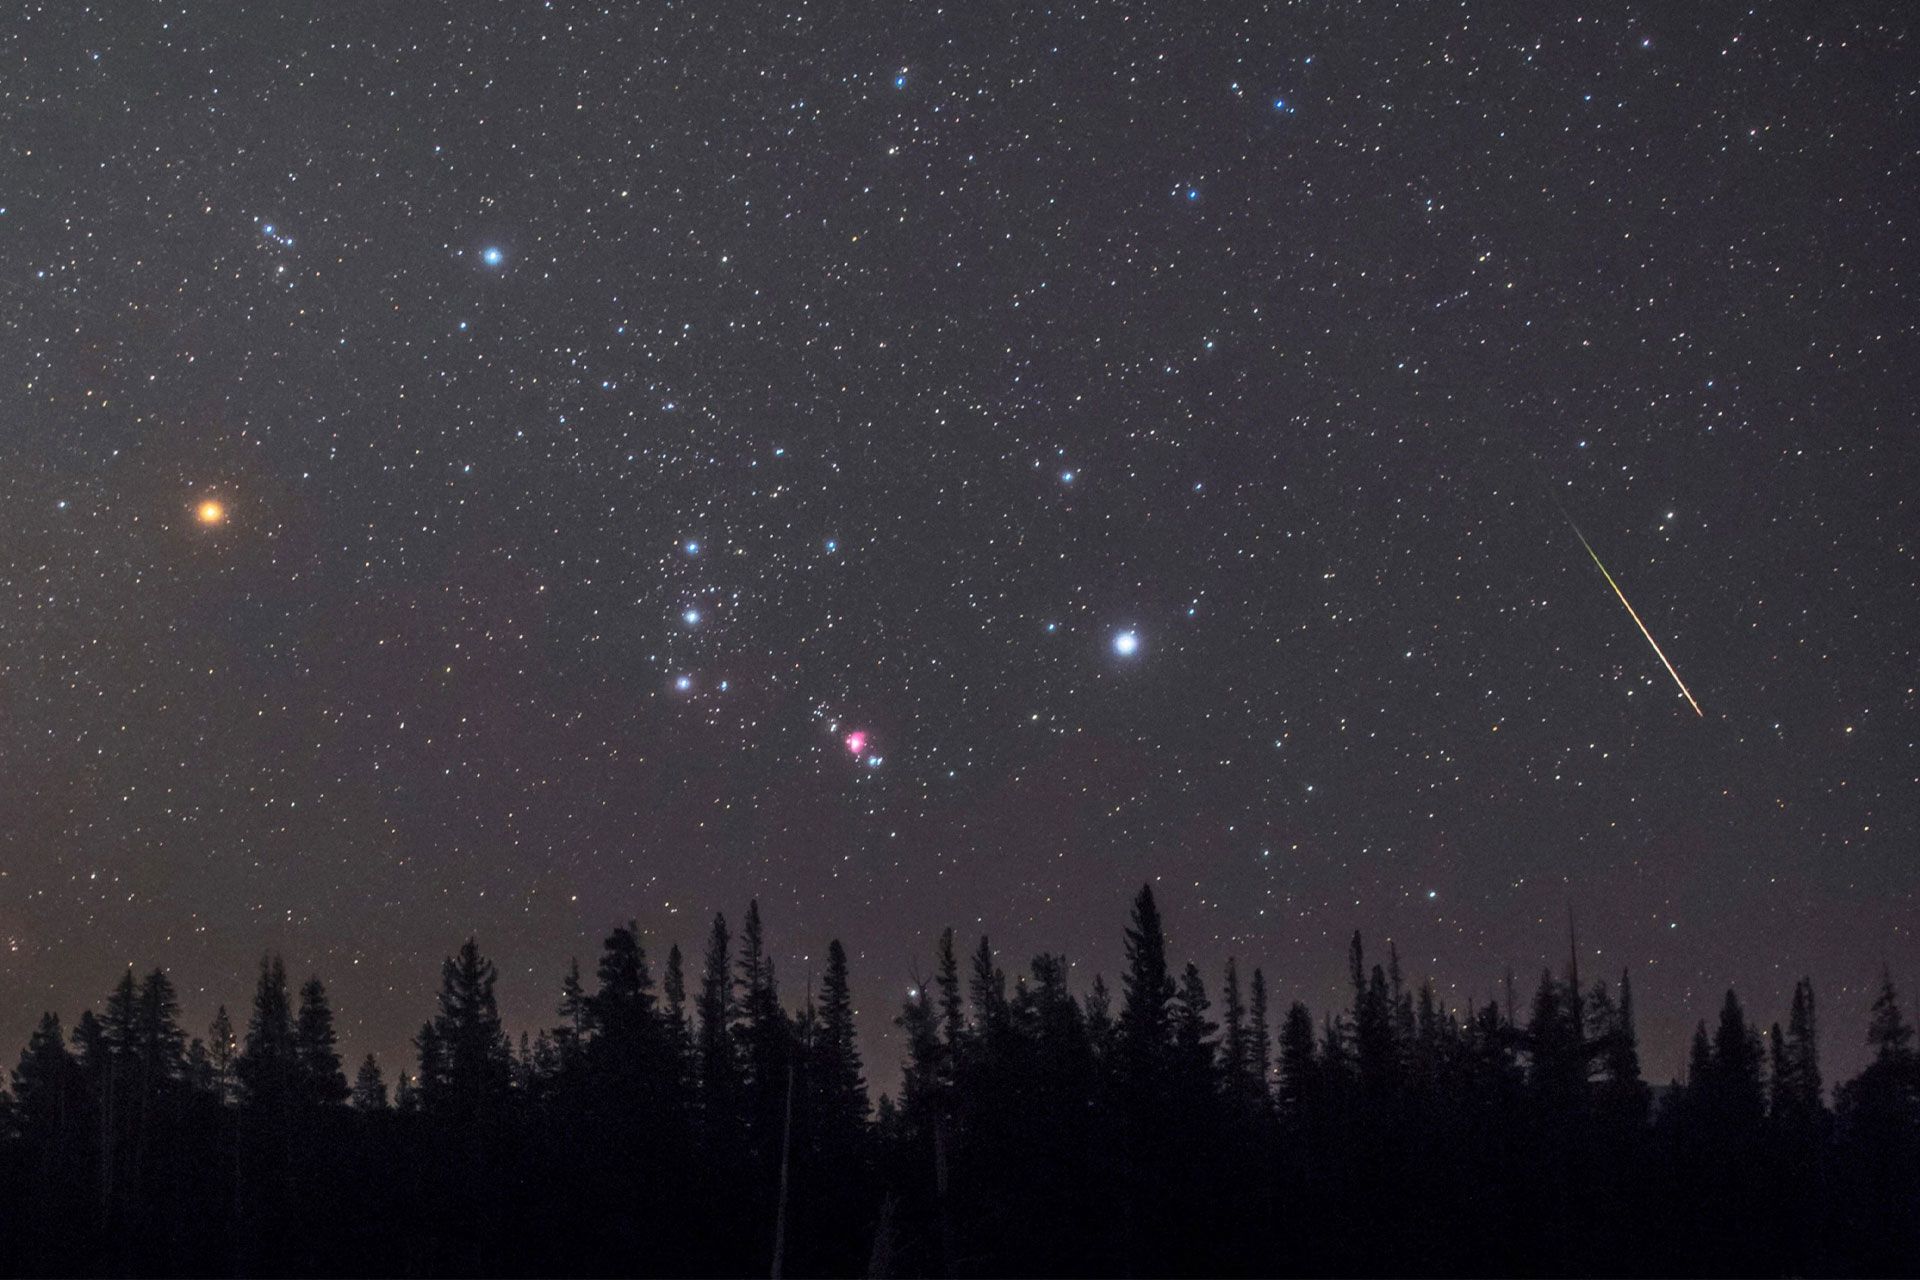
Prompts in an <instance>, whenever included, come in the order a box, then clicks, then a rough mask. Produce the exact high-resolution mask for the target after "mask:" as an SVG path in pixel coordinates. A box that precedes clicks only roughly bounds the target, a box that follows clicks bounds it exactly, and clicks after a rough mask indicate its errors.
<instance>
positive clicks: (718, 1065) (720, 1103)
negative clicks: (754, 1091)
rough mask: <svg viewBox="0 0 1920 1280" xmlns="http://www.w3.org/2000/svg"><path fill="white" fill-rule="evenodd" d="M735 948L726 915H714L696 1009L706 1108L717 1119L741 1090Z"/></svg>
mask: <svg viewBox="0 0 1920 1280" xmlns="http://www.w3.org/2000/svg"><path fill="white" fill-rule="evenodd" d="M732 950H733V941H732V938H731V937H730V936H729V935H728V933H727V918H726V917H725V916H723V915H715V916H714V917H713V930H712V932H711V933H709V934H708V936H707V957H706V967H705V969H704V971H703V972H702V974H701V979H700V998H699V1000H698V1002H697V1003H696V1005H695V1009H696V1011H697V1012H698V1013H699V1015H700V1029H699V1034H700V1045H699V1051H700V1053H699V1056H700V1086H701V1089H702V1091H703V1092H704V1094H705V1100H706V1106H707V1109H708V1111H709V1113H710V1115H713V1116H714V1118H716V1119H717V1118H718V1116H719V1115H720V1114H723V1113H725V1112H727V1111H728V1110H729V1109H730V1108H731V1107H732V1106H733V1105H734V1097H735V1095H736V1094H737V1092H738V1090H739V1077H740V1064H739V1059H738V1057H737V1056H736V1054H735V1052H734V1046H733V1029H732V1028H733V1016H734V1009H735V1007H736V1003H735V999H734V989H733V955H732Z"/></svg>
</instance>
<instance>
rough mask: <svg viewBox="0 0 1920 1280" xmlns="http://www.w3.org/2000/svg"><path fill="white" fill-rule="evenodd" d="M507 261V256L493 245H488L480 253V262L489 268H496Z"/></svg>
mask: <svg viewBox="0 0 1920 1280" xmlns="http://www.w3.org/2000/svg"><path fill="white" fill-rule="evenodd" d="M506 260H507V255H506V254H505V253H503V252H501V250H500V249H499V248H498V247H497V246H494V245H488V246H487V247H486V248H484V249H482V250H481V251H480V261H482V262H484V263H486V264H487V265H488V266H490V267H497V266H499V265H500V264H501V263H503V262H505V261H506Z"/></svg>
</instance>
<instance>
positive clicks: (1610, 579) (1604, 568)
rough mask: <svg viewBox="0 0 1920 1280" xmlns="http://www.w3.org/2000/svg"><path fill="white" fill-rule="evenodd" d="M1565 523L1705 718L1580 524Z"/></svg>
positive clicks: (1690, 704) (1697, 711)
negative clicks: (1581, 530) (1602, 561)
mask: <svg viewBox="0 0 1920 1280" xmlns="http://www.w3.org/2000/svg"><path fill="white" fill-rule="evenodd" d="M1561 514H1562V515H1566V512H1565V511H1562V512H1561ZM1567 524H1568V525H1569V526H1570V527H1571V528H1572V529H1573V536H1574V537H1576V538H1578V539H1580V545H1581V546H1583V547H1585V548H1586V549H1587V554H1588V555H1589V556H1592V557H1593V563H1594V566H1595V567H1596V568H1598V569H1599V570H1600V576H1601V577H1603V578H1605V579H1606V580H1607V585H1608V586H1610V587H1612V588H1613V594H1615V595H1616V596H1619V597H1620V603H1621V604H1623V605H1626V606H1627V616H1628V617H1630V618H1632V619H1633V625H1634V626H1636V627H1638V628H1640V634H1641V635H1643V636H1645V637H1646V638H1647V643H1648V644H1650V645H1652V646H1653V652H1654V653H1655V655H1657V656H1658V657H1659V659H1660V665H1661V666H1663V667H1665V668H1666V669H1667V674H1668V675H1670V676H1672V677H1673V682H1674V683H1675V684H1677V685H1679V686H1680V693H1681V696H1683V697H1684V698H1686V700H1687V705H1688V706H1690V707H1692V708H1693V714H1695V715H1697V716H1699V717H1700V718H1701V719H1702V720H1704V719H1706V717H1707V713H1706V712H1704V711H1702V710H1701V709H1700V704H1699V703H1697V702H1695V701H1694V700H1693V694H1692V693H1691V692H1689V691H1688V689H1687V682H1686V681H1685V680H1682V679H1681V678H1680V673H1679V672H1678V671H1675V670H1674V669H1673V664H1672V663H1671V662H1668V661H1667V655H1666V654H1665V653H1662V652H1661V650H1660V642H1659V641H1658V640H1655V639H1654V638H1653V632H1651V631H1649V630H1647V624H1646V623H1644V622H1642V621H1640V615H1639V614H1637V613H1635V612H1634V611H1633V606H1632V605H1631V604H1628V602H1627V593H1626V592H1624V591H1622V590H1621V589H1620V584H1619V583H1617V582H1615V581H1614V580H1613V575H1612V574H1610V573H1608V572H1607V566H1606V565H1604V564H1601V563H1600V556H1599V553H1597V552H1596V551H1594V549H1593V544H1592V543H1591V542H1588V541H1587V535H1586V534H1584V533H1582V532H1580V526H1579V525H1577V524H1574V523H1573V517H1572V516H1567Z"/></svg>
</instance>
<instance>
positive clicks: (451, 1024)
mask: <svg viewBox="0 0 1920 1280" xmlns="http://www.w3.org/2000/svg"><path fill="white" fill-rule="evenodd" d="M498 976H499V975H498V972H497V971H496V970H495V968H494V966H493V962H492V961H490V960H487V959H485V958H484V957H483V956H481V954H480V946H479V943H478V942H477V941H476V940H475V939H474V938H471V937H469V938H468V939H467V940H466V941H465V942H464V943H462V944H461V946H460V950H459V952H458V953H457V954H456V955H452V956H449V957H447V959H446V961H445V962H444V963H443V964H442V965H441V966H440V995H439V1005H440V1011H439V1012H438V1013H437V1014H435V1015H434V1018H433V1021H432V1022H431V1023H429V1024H428V1026H427V1027H426V1028H423V1029H422V1032H421V1037H420V1040H419V1041H418V1042H417V1043H418V1045H419V1049H420V1091H421V1101H422V1103H424V1104H425V1106H426V1108H427V1109H428V1110H429V1111H444V1112H446V1113H448V1114H450V1115H455V1116H460V1117H464V1118H467V1119H469V1120H471V1119H473V1118H476V1117H486V1116H493V1115H497V1114H498V1113H499V1111H500V1110H501V1108H502V1107H503V1106H504V1103H505V1100H506V1096H507V1091H508V1087H509V1083H510V1078H511V1071H512V1054H511V1050H510V1048H509V1046H508V1044H507V1035H506V1031H505V1030H504V1029H503V1028H502V1027H501V1025H500V1009H499V1005H498V1003H497V1002H496V1001H495V999H494V994H493V987H494V983H495V982H496V981H497V980H498Z"/></svg>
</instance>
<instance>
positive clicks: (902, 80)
mask: <svg viewBox="0 0 1920 1280" xmlns="http://www.w3.org/2000/svg"><path fill="white" fill-rule="evenodd" d="M893 87H894V88H896V89H904V88H906V87H907V73H906V72H904V71H902V72H901V73H900V74H899V75H897V76H895V77H894V78H893Z"/></svg>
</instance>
